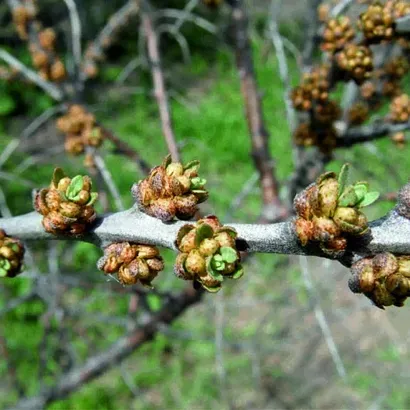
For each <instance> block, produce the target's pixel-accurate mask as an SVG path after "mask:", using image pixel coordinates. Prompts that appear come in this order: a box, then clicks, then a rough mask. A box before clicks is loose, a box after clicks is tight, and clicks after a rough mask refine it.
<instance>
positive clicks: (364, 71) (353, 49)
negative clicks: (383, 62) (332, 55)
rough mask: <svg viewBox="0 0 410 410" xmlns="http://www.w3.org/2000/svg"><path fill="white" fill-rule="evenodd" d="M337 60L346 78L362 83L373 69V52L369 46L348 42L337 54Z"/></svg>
mask: <svg viewBox="0 0 410 410" xmlns="http://www.w3.org/2000/svg"><path fill="white" fill-rule="evenodd" d="M336 62H337V65H338V67H339V68H340V69H341V70H342V72H343V74H344V79H345V80H347V81H348V80H354V81H355V82H356V83H357V84H362V83H363V82H364V81H365V80H366V79H368V78H370V77H371V75H372V71H373V53H372V51H371V50H370V48H369V47H366V46H358V45H356V44H348V45H347V46H346V47H345V48H344V49H343V50H342V51H340V52H339V53H337V54H336Z"/></svg>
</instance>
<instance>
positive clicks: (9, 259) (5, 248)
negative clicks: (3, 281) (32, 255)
mask: <svg viewBox="0 0 410 410" xmlns="http://www.w3.org/2000/svg"><path fill="white" fill-rule="evenodd" d="M23 258H24V247H23V244H22V243H21V242H20V241H19V240H17V239H14V238H11V237H9V236H7V235H6V233H5V232H4V231H3V230H1V229H0V278H3V277H8V278H14V277H15V276H17V275H18V274H19V273H21V271H22V269H23Z"/></svg>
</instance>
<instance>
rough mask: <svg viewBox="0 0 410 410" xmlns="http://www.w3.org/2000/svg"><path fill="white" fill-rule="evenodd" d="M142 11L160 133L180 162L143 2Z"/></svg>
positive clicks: (147, 7) (154, 37) (153, 36)
mask: <svg viewBox="0 0 410 410" xmlns="http://www.w3.org/2000/svg"><path fill="white" fill-rule="evenodd" d="M143 5H144V10H143V13H142V26H143V29H144V35H145V37H146V44H147V51H148V58H149V62H150V68H151V76H152V81H153V84H154V95H155V99H156V101H157V105H158V111H159V116H160V120H161V126H162V133H163V135H164V138H165V142H166V144H167V147H168V151H169V153H170V154H171V157H172V159H173V160H174V161H179V160H180V154H179V150H178V146H177V142H176V137H175V133H174V127H173V122H172V116H171V111H170V106H169V100H168V94H167V91H166V85H165V79H164V74H163V72H162V68H161V57H160V51H159V40H158V36H157V33H156V31H155V27H154V24H153V22H152V18H151V11H150V5H149V3H148V2H147V1H146V0H143Z"/></svg>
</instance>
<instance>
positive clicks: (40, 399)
mask: <svg viewBox="0 0 410 410" xmlns="http://www.w3.org/2000/svg"><path fill="white" fill-rule="evenodd" d="M202 295H203V291H196V290H194V289H193V288H192V286H188V287H187V288H186V289H185V290H184V291H182V292H181V293H180V294H179V295H178V296H177V297H175V298H171V299H170V300H169V301H168V302H167V303H165V305H164V306H163V308H162V309H161V310H160V311H159V312H158V313H157V314H155V315H152V316H151V317H150V319H149V320H148V321H147V322H146V324H145V325H143V326H141V327H138V328H137V329H135V330H134V331H132V332H131V333H129V334H128V335H126V336H123V337H122V338H120V339H119V340H117V341H116V342H115V343H114V344H113V345H111V347H110V348H109V349H107V350H106V351H104V352H101V353H99V354H96V355H95V356H92V357H90V358H89V359H88V360H87V361H86V362H85V364H84V365H83V366H81V367H78V368H76V369H73V370H72V371H70V372H68V373H66V374H65V375H63V376H62V377H61V378H60V380H58V382H57V383H56V384H55V385H53V386H51V387H48V388H45V389H44V390H43V391H42V392H41V393H40V394H39V395H37V396H35V397H32V398H28V399H24V400H21V401H20V402H18V403H17V404H16V406H15V407H14V409H26V410H28V409H33V410H34V409H39V408H44V407H45V406H46V405H47V404H49V403H51V402H53V401H56V400H59V399H62V398H64V397H66V396H67V395H69V394H70V393H72V392H74V391H76V390H78V389H80V388H81V387H82V386H84V385H85V384H86V383H87V382H89V381H91V380H93V379H95V378H97V377H98V376H100V375H101V374H102V373H104V372H105V371H106V370H108V369H109V368H111V367H113V366H115V365H117V364H118V363H119V362H121V361H122V360H124V359H125V358H127V357H128V356H130V355H131V354H132V353H133V352H134V351H135V350H136V349H138V348H139V347H140V346H142V345H143V344H144V343H145V342H148V341H150V340H152V339H153V338H154V337H155V334H156V333H157V332H158V330H159V328H160V327H161V326H163V325H169V324H171V323H172V322H173V321H174V320H175V319H177V318H178V317H179V316H180V315H181V314H182V313H183V312H184V311H185V310H186V309H187V308H189V307H190V306H192V305H194V304H195V303H197V302H198V301H199V300H200V299H201V296H202Z"/></svg>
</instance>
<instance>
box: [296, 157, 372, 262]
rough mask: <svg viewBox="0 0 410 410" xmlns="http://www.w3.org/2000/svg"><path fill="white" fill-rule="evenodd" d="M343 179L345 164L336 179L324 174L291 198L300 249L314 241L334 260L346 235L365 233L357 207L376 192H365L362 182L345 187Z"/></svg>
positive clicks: (370, 202) (366, 203) (365, 204)
mask: <svg viewBox="0 0 410 410" xmlns="http://www.w3.org/2000/svg"><path fill="white" fill-rule="evenodd" d="M347 178H348V165H347V164H345V165H344V166H343V167H342V169H341V171H340V173H339V176H338V178H337V176H336V174H335V173H334V172H327V173H325V174H323V175H321V176H320V177H319V178H318V179H317V181H316V183H314V184H312V185H310V186H309V187H308V188H306V189H305V190H304V191H302V192H301V193H299V194H298V195H297V196H296V197H295V200H294V207H295V211H296V214H297V218H296V220H295V229H296V233H297V235H298V238H299V240H300V242H301V244H302V245H303V246H306V245H308V244H309V243H311V242H315V243H318V244H319V246H320V248H321V250H322V251H323V252H325V253H326V254H328V255H330V256H334V257H336V256H339V255H341V254H342V253H343V252H344V250H345V249H346V246H347V240H348V238H349V236H361V235H363V234H365V233H366V231H367V230H368V224H367V218H366V216H365V215H364V214H363V213H362V212H361V211H360V208H363V207H365V206H367V205H370V204H372V203H373V202H374V201H375V200H376V199H377V198H378V197H379V193H378V192H369V191H368V184H367V183H366V182H357V183H355V184H354V185H347Z"/></svg>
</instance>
